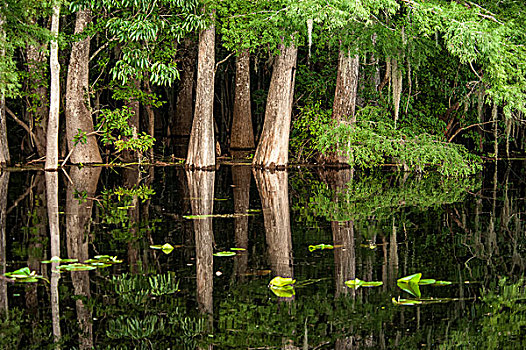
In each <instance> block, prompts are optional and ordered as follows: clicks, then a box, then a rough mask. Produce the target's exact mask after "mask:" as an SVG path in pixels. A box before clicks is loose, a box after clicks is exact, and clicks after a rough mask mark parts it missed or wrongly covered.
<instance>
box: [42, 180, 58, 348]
mask: <svg viewBox="0 0 526 350" xmlns="http://www.w3.org/2000/svg"><path fill="white" fill-rule="evenodd" d="M45 177H46V202H47V213H48V214H47V215H48V223H49V235H50V242H51V244H50V245H51V256H52V257H54V256H58V257H60V229H59V217H58V214H59V208H58V173H57V172H49V171H46V174H45ZM58 265H59V264H58V263H52V265H51V286H50V289H51V323H52V327H53V338H54V340H55V342H58V341H59V339H60V337H61V335H62V332H61V330H60V307H59V299H60V298H59V293H58V284H59V280H60V273H59V272H58V270H57V268H58Z"/></svg>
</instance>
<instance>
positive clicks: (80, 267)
mask: <svg viewBox="0 0 526 350" xmlns="http://www.w3.org/2000/svg"><path fill="white" fill-rule="evenodd" d="M95 269H96V267H95V266H92V265H87V264H82V263H73V264H68V265H60V266H59V267H58V270H59V271H89V270H95Z"/></svg>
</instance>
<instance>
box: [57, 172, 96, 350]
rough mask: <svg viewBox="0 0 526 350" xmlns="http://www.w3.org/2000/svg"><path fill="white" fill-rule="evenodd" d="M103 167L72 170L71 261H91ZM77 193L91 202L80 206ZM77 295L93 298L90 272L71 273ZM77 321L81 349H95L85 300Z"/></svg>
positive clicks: (78, 304)
mask: <svg viewBox="0 0 526 350" xmlns="http://www.w3.org/2000/svg"><path fill="white" fill-rule="evenodd" d="M100 171H101V168H100V167H94V168H90V167H84V168H82V169H80V168H77V167H73V168H71V172H70V177H71V181H72V183H70V184H68V187H67V190H66V236H67V248H68V257H69V258H76V259H79V261H85V260H87V259H88V253H89V252H88V239H89V232H90V229H89V223H90V220H91V214H92V207H93V200H92V199H90V198H93V197H95V192H96V190H97V184H98V182H99V176H100ZM75 193H86V198H87V200H86V201H84V202H82V203H81V202H80V201H79V200H78V199H77V198H75ZM71 281H72V282H73V288H74V290H75V295H78V296H81V297H85V298H89V297H90V296H91V293H90V280H89V271H76V272H72V273H71ZM76 309H77V319H78V321H79V325H80V334H79V342H80V348H81V349H91V348H93V324H92V316H91V311H90V310H89V308H88V306H87V305H86V304H85V303H84V301H83V300H82V299H77V301H76Z"/></svg>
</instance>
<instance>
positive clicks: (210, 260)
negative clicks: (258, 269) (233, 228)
mask: <svg viewBox="0 0 526 350" xmlns="http://www.w3.org/2000/svg"><path fill="white" fill-rule="evenodd" d="M186 176H187V178H188V188H189V189H190V198H192V199H191V202H192V203H191V204H192V214H193V215H210V214H212V213H213V212H214V179H215V172H212V171H201V170H197V171H187V172H186ZM194 231H195V254H196V266H197V303H198V305H199V310H200V311H201V312H202V313H205V314H208V315H212V314H213V313H214V302H213V290H214V257H213V253H214V250H213V242H214V233H213V231H212V218H204V219H200V220H194Z"/></svg>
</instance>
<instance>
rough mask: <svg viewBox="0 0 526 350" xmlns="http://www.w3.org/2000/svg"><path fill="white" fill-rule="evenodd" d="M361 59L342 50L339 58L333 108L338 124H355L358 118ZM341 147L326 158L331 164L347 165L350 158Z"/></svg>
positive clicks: (333, 117) (333, 116) (333, 114)
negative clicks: (357, 105)
mask: <svg viewBox="0 0 526 350" xmlns="http://www.w3.org/2000/svg"><path fill="white" fill-rule="evenodd" d="M359 68H360V57H359V56H358V55H355V56H351V54H350V51H349V50H347V51H345V50H343V49H340V53H339V56H338V73H337V76H336V90H335V93H334V103H333V107H332V119H333V120H335V121H336V122H337V123H346V124H351V125H352V124H354V123H355V122H356V117H355V115H354V113H355V111H356V97H357V94H358V73H359ZM341 148H342V147H341V145H338V147H337V149H336V150H334V152H329V153H328V154H326V155H325V156H324V158H325V162H326V163H329V164H341V163H347V161H348V159H349V157H348V155H347V154H344V153H343V150H342V149H341Z"/></svg>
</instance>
